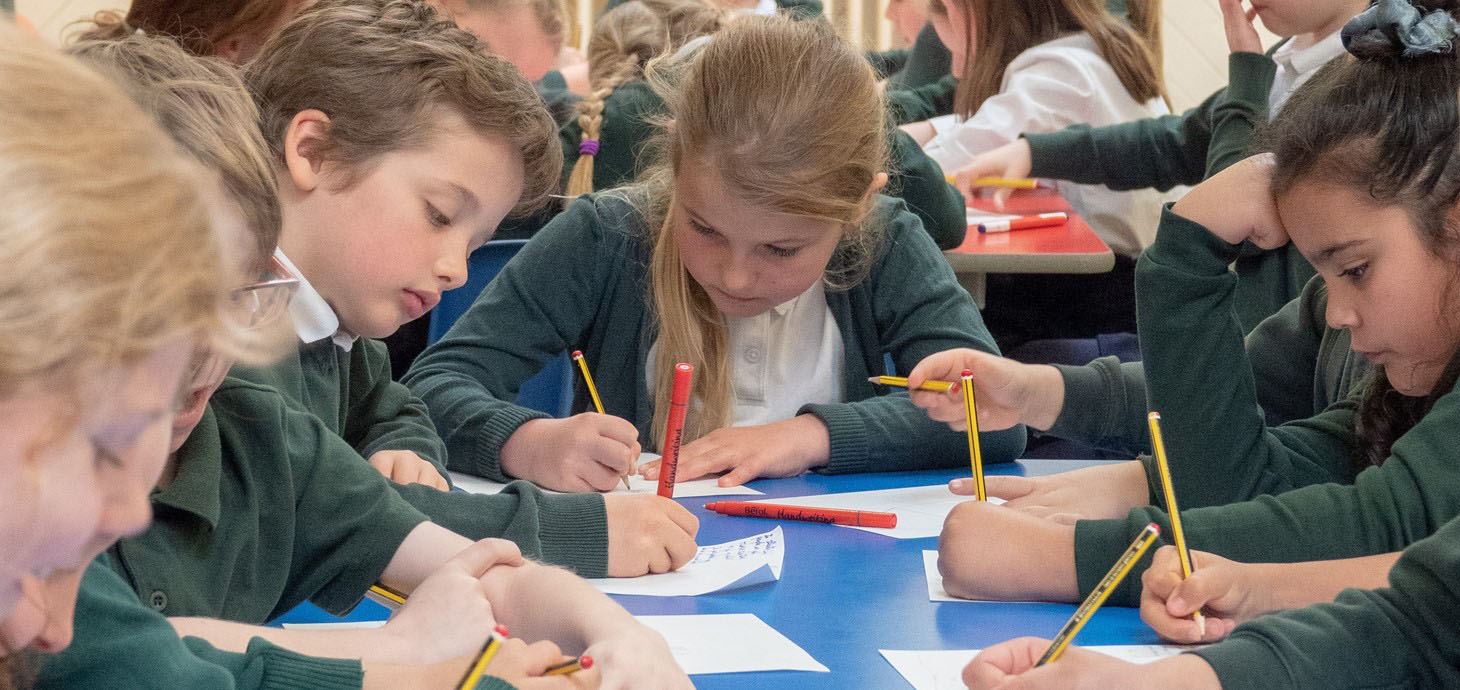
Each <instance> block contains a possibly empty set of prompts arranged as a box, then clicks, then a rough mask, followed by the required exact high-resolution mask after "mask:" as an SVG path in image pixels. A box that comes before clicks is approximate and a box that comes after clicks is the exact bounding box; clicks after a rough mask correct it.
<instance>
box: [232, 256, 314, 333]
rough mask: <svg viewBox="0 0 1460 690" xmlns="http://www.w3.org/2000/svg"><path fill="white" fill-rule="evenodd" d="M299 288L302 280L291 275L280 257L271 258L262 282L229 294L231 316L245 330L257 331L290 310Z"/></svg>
mask: <svg viewBox="0 0 1460 690" xmlns="http://www.w3.org/2000/svg"><path fill="white" fill-rule="evenodd" d="M298 289H299V279H298V278H295V277H293V276H292V275H290V274H289V269H287V268H285V267H284V264H283V263H281V262H280V261H279V259H278V257H270V258H269V265H268V268H266V269H265V270H264V273H263V275H261V276H259V281H258V282H256V283H251V284H249V285H245V286H243V287H241V288H238V289H236V290H234V291H233V292H231V293H229V295H228V302H229V303H228V313H229V314H232V315H234V316H235V317H236V318H237V319H238V323H239V324H240V325H242V326H243V327H245V328H258V327H260V326H263V325H265V324H269V323H272V322H273V321H274V320H275V319H277V318H279V317H280V316H281V315H282V314H283V313H284V312H285V311H287V310H288V308H289V299H290V298H292V297H293V296H294V291H295V290H298Z"/></svg>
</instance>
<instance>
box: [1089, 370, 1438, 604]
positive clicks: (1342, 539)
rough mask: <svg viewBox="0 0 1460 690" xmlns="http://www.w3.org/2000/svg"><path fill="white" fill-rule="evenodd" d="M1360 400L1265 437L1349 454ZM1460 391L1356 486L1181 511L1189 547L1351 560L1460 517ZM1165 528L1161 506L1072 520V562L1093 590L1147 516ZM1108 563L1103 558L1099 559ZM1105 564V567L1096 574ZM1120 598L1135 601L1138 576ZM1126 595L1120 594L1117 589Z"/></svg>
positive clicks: (1299, 448) (1400, 545) (1264, 557)
mask: <svg viewBox="0 0 1460 690" xmlns="http://www.w3.org/2000/svg"><path fill="white" fill-rule="evenodd" d="M1355 407H1356V404H1355V403H1354V401H1353V399H1349V400H1346V401H1343V402H1340V403H1337V404H1335V405H1334V406H1333V407H1331V408H1329V409H1328V410H1326V411H1324V412H1323V413H1322V414H1319V415H1318V416H1316V417H1312V418H1309V419H1305V420H1301V421H1297V422H1290V423H1288V424H1284V425H1282V426H1280V427H1277V428H1275V429H1272V430H1270V431H1269V432H1268V434H1267V435H1268V440H1267V442H1266V445H1272V446H1282V447H1283V448H1285V449H1286V450H1285V452H1289V453H1292V454H1294V455H1304V456H1314V457H1316V456H1339V457H1345V458H1346V457H1348V454H1349V452H1350V451H1351V439H1352V435H1353V426H1354V416H1355V414H1354V408H1355ZM1457 425H1460V393H1457V392H1456V391H1453V390H1452V391H1450V392H1448V393H1446V394H1445V395H1443V396H1441V397H1440V399H1439V400H1438V401H1436V403H1435V406H1434V407H1433V408H1432V409H1431V410H1430V412H1429V414H1427V415H1425V417H1424V418H1423V419H1422V420H1420V422H1419V423H1418V424H1416V425H1415V426H1414V427H1413V428H1411V429H1410V430H1409V431H1408V433H1405V434H1404V435H1403V436H1401V437H1399V440H1397V441H1395V442H1394V446H1393V448H1392V449H1391V451H1390V455H1389V457H1388V458H1387V459H1386V460H1385V461H1384V463H1383V464H1382V465H1379V466H1378V467H1370V468H1369V469H1366V470H1364V471H1363V472H1360V473H1359V474H1358V476H1357V477H1355V478H1354V480H1353V483H1352V484H1314V485H1311V486H1305V487H1302V488H1298V489H1294V490H1291V491H1287V492H1285V493H1280V494H1277V495H1265V496H1260V497H1258V498H1256V499H1254V500H1251V501H1245V502H1242V503H1233V504H1230V505H1225V506H1212V507H1207V508H1197V509H1194V510H1186V511H1182V525H1183V527H1184V528H1185V530H1186V540H1187V543H1189V544H1191V548H1194V549H1201V550H1203V551H1211V552H1213V553H1216V554H1219V555H1221V556H1224V557H1227V558H1230V559H1233V560H1237V561H1243V562H1250V563H1287V562H1296V561H1319V560H1330V559H1339V558H1354V557H1358V556H1368V555H1373V554H1378V553H1390V552H1393V551H1400V550H1402V549H1404V548H1405V547H1407V546H1409V545H1410V544H1413V543H1414V542H1416V541H1419V540H1420V539H1423V538H1425V537H1427V536H1429V535H1431V534H1433V533H1434V532H1435V531H1436V530H1438V529H1439V528H1440V527H1441V526H1442V525H1444V524H1445V523H1447V522H1449V521H1450V520H1453V519H1455V517H1456V516H1457V515H1460V494H1457V493H1456V492H1455V490H1454V487H1455V486H1460V465H1457V464H1456V463H1455V462H1454V446H1455V430H1456V429H1457V428H1460V426H1457ZM1152 521H1154V522H1157V523H1160V524H1162V526H1163V528H1164V527H1165V524H1166V522H1167V518H1166V515H1165V513H1163V512H1162V511H1160V510H1157V509H1155V508H1153V507H1145V508H1137V509H1135V510H1133V511H1131V513H1130V514H1129V515H1127V516H1126V518H1124V519H1121V520H1087V521H1082V522H1079V523H1077V524H1076V526H1075V569H1076V573H1077V575H1078V579H1079V582H1080V587H1081V591H1089V589H1088V588H1089V587H1091V586H1093V585H1094V583H1095V582H1096V581H1098V579H1099V578H1100V575H1101V574H1102V573H1103V572H1104V569H1105V568H1108V567H1109V566H1110V562H1111V561H1112V560H1113V559H1114V558H1115V557H1116V556H1117V555H1119V553H1120V551H1121V550H1122V549H1124V548H1125V547H1126V545H1127V544H1129V543H1130V540H1131V539H1133V538H1134V537H1135V534H1136V532H1137V531H1139V530H1140V528H1141V527H1142V526H1144V525H1145V524H1146V523H1147V522H1152ZM1102 563H1103V565H1102ZM1097 570H1099V571H1100V572H1098V573H1097V572H1095V571H1097ZM1133 579H1134V580H1135V581H1134V582H1131V580H1127V583H1126V585H1123V587H1125V588H1126V589H1127V590H1128V591H1126V592H1124V596H1122V598H1121V600H1122V601H1125V602H1127V603H1130V602H1134V601H1136V596H1138V592H1139V586H1140V583H1139V578H1133ZM1118 596H1120V595H1118Z"/></svg>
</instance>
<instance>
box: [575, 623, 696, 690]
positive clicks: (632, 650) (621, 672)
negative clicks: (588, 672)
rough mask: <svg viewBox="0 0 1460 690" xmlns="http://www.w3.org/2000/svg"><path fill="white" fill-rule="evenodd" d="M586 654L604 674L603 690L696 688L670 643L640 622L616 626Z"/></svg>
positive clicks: (590, 647)
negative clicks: (675, 655)
mask: <svg viewBox="0 0 1460 690" xmlns="http://www.w3.org/2000/svg"><path fill="white" fill-rule="evenodd" d="M584 654H587V655H588V656H591V657H593V667H594V668H595V669H599V670H600V672H601V673H602V674H603V682H602V684H601V685H600V686H599V687H601V688H603V690H641V689H643V688H654V689H655V690H694V685H693V684H692V683H690V682H689V676H687V675H685V673H684V670H683V669H681V668H680V667H679V664H678V663H677V662H675V660H674V655H672V654H670V652H669V643H668V642H665V641H664V638H663V637H661V636H660V635H659V633H657V632H654V631H653V630H651V629H650V628H648V627H645V626H643V625H641V624H639V623H632V624H628V625H625V626H623V627H622V628H621V629H618V630H615V631H614V633H613V634H612V635H611V636H608V637H607V638H606V639H602V640H599V641H596V642H594V643H593V644H591V645H589V647H588V649H587V651H585V652H584Z"/></svg>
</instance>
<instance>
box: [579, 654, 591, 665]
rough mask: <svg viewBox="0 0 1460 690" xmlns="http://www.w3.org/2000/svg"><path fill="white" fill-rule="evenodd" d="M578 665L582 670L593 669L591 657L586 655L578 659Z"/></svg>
mask: <svg viewBox="0 0 1460 690" xmlns="http://www.w3.org/2000/svg"><path fill="white" fill-rule="evenodd" d="M578 665H579V666H582V667H583V668H593V657H591V656H588V655H587V654H584V655H583V656H581V657H578Z"/></svg>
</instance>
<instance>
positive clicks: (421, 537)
mask: <svg viewBox="0 0 1460 690" xmlns="http://www.w3.org/2000/svg"><path fill="white" fill-rule="evenodd" d="M471 545H472V541H471V540H470V539H467V538H466V537H463V536H461V535H460V534H457V533H455V532H452V531H450V530H448V529H446V528H445V527H442V526H440V525H437V524H435V523H431V522H423V523H421V524H419V525H416V528H415V529H413V530H411V532H410V534H407V535H406V538H405V540H404V541H402V542H401V544H400V547H399V548H397V549H396V551H395V555H394V556H392V557H391V559H390V563H388V564H386V566H385V572H383V573H381V575H380V581H381V583H383V584H385V585H387V586H389V587H391V588H393V589H396V590H399V591H402V592H407V593H409V592H411V591H412V590H414V589H415V588H416V587H417V586H418V585H420V584H421V582H422V581H423V580H425V579H426V578H427V577H430V575H431V573H434V572H436V571H437V570H439V569H440V568H441V566H442V565H445V564H446V562H447V561H449V560H451V559H452V557H454V556H456V554H458V553H461V550H462V549H465V548H466V547H468V546H471Z"/></svg>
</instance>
